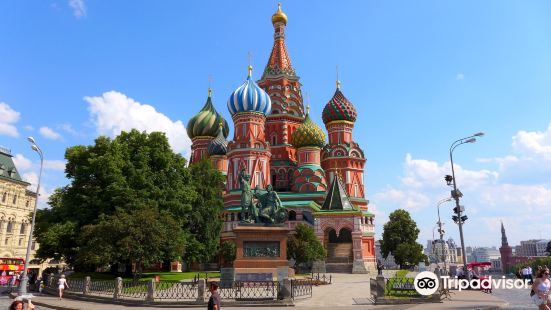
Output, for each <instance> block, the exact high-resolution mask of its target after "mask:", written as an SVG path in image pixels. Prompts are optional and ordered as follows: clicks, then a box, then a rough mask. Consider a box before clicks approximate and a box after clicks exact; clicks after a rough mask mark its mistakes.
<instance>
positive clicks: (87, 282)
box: [82, 276, 92, 295]
mask: <svg viewBox="0 0 551 310" xmlns="http://www.w3.org/2000/svg"><path fill="white" fill-rule="evenodd" d="M91 285H92V278H90V277H89V276H88V277H85V278H84V288H83V289H82V294H83V295H88V294H90V286H91Z"/></svg>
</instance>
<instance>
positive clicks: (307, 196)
mask: <svg viewBox="0 0 551 310" xmlns="http://www.w3.org/2000/svg"><path fill="white" fill-rule="evenodd" d="M287 22H288V19H287V15H286V14H285V13H283V11H282V10H281V5H278V9H277V12H276V13H275V14H274V15H273V16H272V25H273V26H274V45H273V48H272V51H271V54H270V57H269V60H268V63H267V65H266V67H265V69H264V72H263V74H262V77H261V79H260V80H259V81H258V84H257V83H255V81H254V80H253V75H252V73H253V72H252V67H251V66H249V70H248V76H247V79H246V80H245V82H244V83H243V84H242V85H241V86H239V87H238V88H237V89H236V90H235V91H234V92H232V93H231V94H230V96H229V99H228V102H227V108H228V111H229V113H230V114H231V118H232V120H233V123H234V126H233V138H232V140H231V141H229V142H228V141H226V138H227V137H228V129H229V127H228V124H227V122H226V121H225V120H224V119H223V118H222V116H221V114H220V113H218V112H217V111H216V110H215V108H214V106H213V104H212V99H211V91H210V89H209V96H208V98H207V102H206V103H205V106H204V107H203V108H202V109H201V111H199V113H198V114H197V115H195V116H194V117H193V118H192V119H191V120H190V121H189V123H188V126H187V131H188V135H189V137H190V138H191V139H192V147H191V150H192V158H191V160H190V163H191V164H194V163H196V162H198V161H200V160H204V159H209V160H210V161H211V162H212V164H213V166H214V167H215V168H216V169H218V170H219V171H221V172H222V174H224V175H225V176H226V191H225V193H224V196H223V199H224V212H223V221H224V224H223V226H222V231H221V233H220V239H221V242H224V241H226V240H236V241H241V242H242V241H243V240H241V239H240V238H239V237H238V235H237V234H236V232H238V231H239V229H241V228H239V227H240V226H239V223H240V220H241V218H240V216H241V214H240V213H241V212H240V211H241V197H240V196H241V184H240V183H239V174H240V172H241V171H244V172H245V173H246V174H248V175H250V182H251V188H253V189H254V188H255V187H259V188H262V189H265V188H266V187H267V186H268V185H272V186H273V187H274V189H275V190H276V191H277V192H278V195H279V198H280V199H281V205H282V207H284V208H285V209H287V211H288V213H289V220H288V221H287V222H285V223H284V225H285V229H288V231H291V233H292V232H293V231H294V229H295V227H296V226H297V225H298V224H306V225H309V226H311V227H313V228H314V231H315V234H316V236H317V237H318V238H319V240H320V241H321V242H322V244H323V245H324V246H325V248H326V249H327V252H328V257H327V259H326V262H325V263H326V267H327V271H328V272H343V271H344V272H354V273H369V274H370V275H372V276H375V274H376V268H375V261H376V259H375V240H374V238H375V237H374V236H375V226H374V223H373V220H374V215H373V213H371V212H370V211H369V210H368V203H369V201H368V200H367V199H365V189H364V165H365V162H366V159H365V156H364V152H363V151H362V149H361V148H360V146H359V145H358V144H357V143H356V142H354V140H353V138H352V131H353V129H354V123H355V121H356V118H357V116H358V115H357V112H356V108H355V107H354V105H353V104H352V102H350V101H349V100H348V99H347V98H346V97H345V96H344V94H343V93H342V92H341V89H340V82H339V81H337V89H336V91H335V93H334V95H333V97H332V98H331V99H330V100H329V102H328V103H327V104H326V105H325V108H324V109H323V114H322V119H323V123H324V124H325V128H326V129H327V133H328V141H327V142H326V134H325V132H324V130H323V129H322V128H320V127H319V126H318V125H317V124H316V122H315V121H314V120H313V119H312V118H311V116H310V114H309V111H308V110H309V109H308V108H307V109H306V113H305V111H304V105H303V99H302V93H301V90H300V87H301V84H300V82H299V77H298V76H297V75H296V72H295V69H294V68H293V67H292V65H291V60H290V58H289V55H288V52H287V47H286V46H285V27H286V26H287ZM236 228H237V229H236Z"/></svg>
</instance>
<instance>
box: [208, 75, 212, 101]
mask: <svg viewBox="0 0 551 310" xmlns="http://www.w3.org/2000/svg"><path fill="white" fill-rule="evenodd" d="M211 82H212V76H211V75H210V74H209V98H210V97H211V96H212V89H211V88H210V84H211Z"/></svg>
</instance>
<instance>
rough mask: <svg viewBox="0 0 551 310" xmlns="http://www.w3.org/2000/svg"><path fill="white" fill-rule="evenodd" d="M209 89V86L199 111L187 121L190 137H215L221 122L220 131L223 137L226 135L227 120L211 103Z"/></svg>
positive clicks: (227, 131) (227, 130)
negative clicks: (204, 101)
mask: <svg viewBox="0 0 551 310" xmlns="http://www.w3.org/2000/svg"><path fill="white" fill-rule="evenodd" d="M211 93H212V92H211V90H210V88H209V97H208V98H207V102H206V103H205V105H204V106H203V108H202V109H201V111H199V113H197V114H195V116H194V117H192V118H191V119H190V120H189V122H188V123H187V128H186V129H187V135H188V137H189V138H190V139H193V138H195V137H202V136H205V137H216V136H217V135H218V130H219V128H220V126H219V124H220V122H222V124H223V125H222V127H223V128H222V133H223V135H224V138H226V137H228V133H229V130H230V128H229V126H228V122H226V120H225V119H224V118H223V117H222V114H220V113H218V111H216V109H215V108H214V105H213V104H212V99H211Z"/></svg>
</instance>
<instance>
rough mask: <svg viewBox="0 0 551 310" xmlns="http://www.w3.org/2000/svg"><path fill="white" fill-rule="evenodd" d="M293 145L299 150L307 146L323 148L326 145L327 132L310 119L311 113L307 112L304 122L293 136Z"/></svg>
mask: <svg viewBox="0 0 551 310" xmlns="http://www.w3.org/2000/svg"><path fill="white" fill-rule="evenodd" d="M291 143H292V144H293V146H294V147H296V148H297V149H298V148H301V147H305V146H315V147H320V148H321V147H323V146H324V145H325V132H323V130H322V129H321V128H320V127H319V126H318V125H316V123H314V122H313V121H312V119H310V115H309V113H308V112H306V118H304V122H303V123H302V125H300V126H299V127H298V128H297V129H296V130H295V132H293V135H292V136H291Z"/></svg>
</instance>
